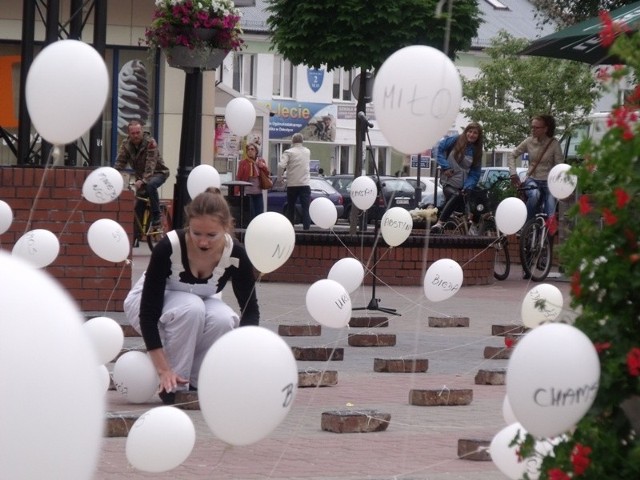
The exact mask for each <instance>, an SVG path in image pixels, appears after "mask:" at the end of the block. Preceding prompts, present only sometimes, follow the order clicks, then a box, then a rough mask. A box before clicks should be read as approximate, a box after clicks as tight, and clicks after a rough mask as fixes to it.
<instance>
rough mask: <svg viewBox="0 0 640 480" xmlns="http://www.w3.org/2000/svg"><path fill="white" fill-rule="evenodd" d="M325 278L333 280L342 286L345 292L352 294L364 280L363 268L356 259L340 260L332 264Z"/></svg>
mask: <svg viewBox="0 0 640 480" xmlns="http://www.w3.org/2000/svg"><path fill="white" fill-rule="evenodd" d="M327 278H328V279H330V280H335V281H336V282H338V283H339V284H340V285H342V286H343V287H344V288H345V289H346V290H347V292H349V293H353V292H354V291H355V290H356V289H357V288H358V287H359V286H360V285H361V284H362V280H363V279H364V267H363V266H362V262H361V261H360V260H358V259H356V258H342V259H340V260H338V261H337V262H336V263H334V264H333V266H332V267H331V270H329V274H328V275H327Z"/></svg>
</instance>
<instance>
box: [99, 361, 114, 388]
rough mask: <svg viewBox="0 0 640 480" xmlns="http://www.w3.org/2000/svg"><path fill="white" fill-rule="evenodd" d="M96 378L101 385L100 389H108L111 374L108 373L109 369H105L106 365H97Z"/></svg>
mask: <svg viewBox="0 0 640 480" xmlns="http://www.w3.org/2000/svg"><path fill="white" fill-rule="evenodd" d="M98 378H99V381H100V386H101V389H100V391H102V392H106V391H107V390H109V386H110V385H111V374H109V369H107V366H106V365H98Z"/></svg>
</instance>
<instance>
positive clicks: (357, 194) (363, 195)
mask: <svg viewBox="0 0 640 480" xmlns="http://www.w3.org/2000/svg"><path fill="white" fill-rule="evenodd" d="M349 196H350V197H351V201H352V202H353V204H354V205H355V206H356V207H358V208H359V209H360V210H367V209H369V208H370V207H371V206H372V205H373V203H374V202H375V201H376V197H377V196H378V187H376V182H374V181H373V179H372V178H371V177H367V176H366V175H360V176H359V177H357V178H356V179H355V180H354V181H353V182H351V189H350V190H349Z"/></svg>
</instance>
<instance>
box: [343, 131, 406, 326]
mask: <svg viewBox="0 0 640 480" xmlns="http://www.w3.org/2000/svg"><path fill="white" fill-rule="evenodd" d="M363 128H364V132H365V135H366V137H367V143H368V144H369V146H368V147H367V151H368V152H369V160H370V161H371V165H372V166H373V173H374V175H375V178H376V187H377V189H378V196H379V197H380V198H381V199H382V204H383V205H384V211H386V210H387V207H388V205H387V201H386V200H385V198H384V195H383V194H382V184H381V183H380V175H379V174H378V166H377V165H376V162H375V159H374V158H373V147H372V146H371V137H369V124H368V122H363ZM364 160H366V155H365V159H364ZM363 164H364V162H363ZM380 217H381V215H378V216H376V220H375V222H374V224H373V225H374V228H373V235H374V241H373V249H372V255H373V268H372V269H371V275H372V281H371V300H369V304H368V305H367V306H366V307H356V308H352V309H351V310H377V311H380V312H384V313H388V314H390V315H398V316H400V314H399V313H397V312H396V309H395V308H385V307H381V306H380V304H379V302H380V299H379V298H376V283H377V275H376V267H377V264H378V255H377V253H378V239H379V237H380ZM362 221H363V222H366V221H367V215H366V214H365V215H362ZM362 230H364V228H363V229H362Z"/></svg>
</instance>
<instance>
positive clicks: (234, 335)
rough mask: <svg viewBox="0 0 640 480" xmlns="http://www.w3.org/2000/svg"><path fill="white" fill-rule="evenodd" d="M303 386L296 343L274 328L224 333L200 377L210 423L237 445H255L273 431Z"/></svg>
mask: <svg viewBox="0 0 640 480" xmlns="http://www.w3.org/2000/svg"><path fill="white" fill-rule="evenodd" d="M297 388H298V366H297V364H296V360H295V357H294V356H293V353H292V352H291V347H289V345H287V343H286V342H285V341H284V340H282V338H281V337H280V336H279V335H277V334H276V333H274V332H272V331H271V330H268V329H266V328H263V327H255V326H247V327H242V328H238V329H236V330H232V331H230V332H228V333H225V334H224V335H223V336H222V337H220V338H219V339H218V340H217V341H216V342H215V343H214V344H213V345H212V346H211V348H210V349H209V351H208V352H207V354H206V355H205V357H204V360H203V362H202V367H201V369H200V375H199V376H198V397H199V402H200V409H201V410H202V415H203V416H204V419H205V422H206V423H207V425H208V426H209V428H210V429H211V431H212V432H213V434H214V435H215V436H216V437H218V438H219V439H220V440H222V441H224V442H227V443H229V444H231V445H249V444H252V443H255V442H257V441H259V440H261V439H263V438H264V437H266V436H267V435H269V434H270V433H271V432H272V431H273V430H274V429H275V428H276V427H277V426H278V425H279V424H280V423H281V422H282V420H284V418H285V417H286V416H287V414H288V413H289V410H290V409H291V405H292V404H293V401H294V398H295V395H296V390H297Z"/></svg>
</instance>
